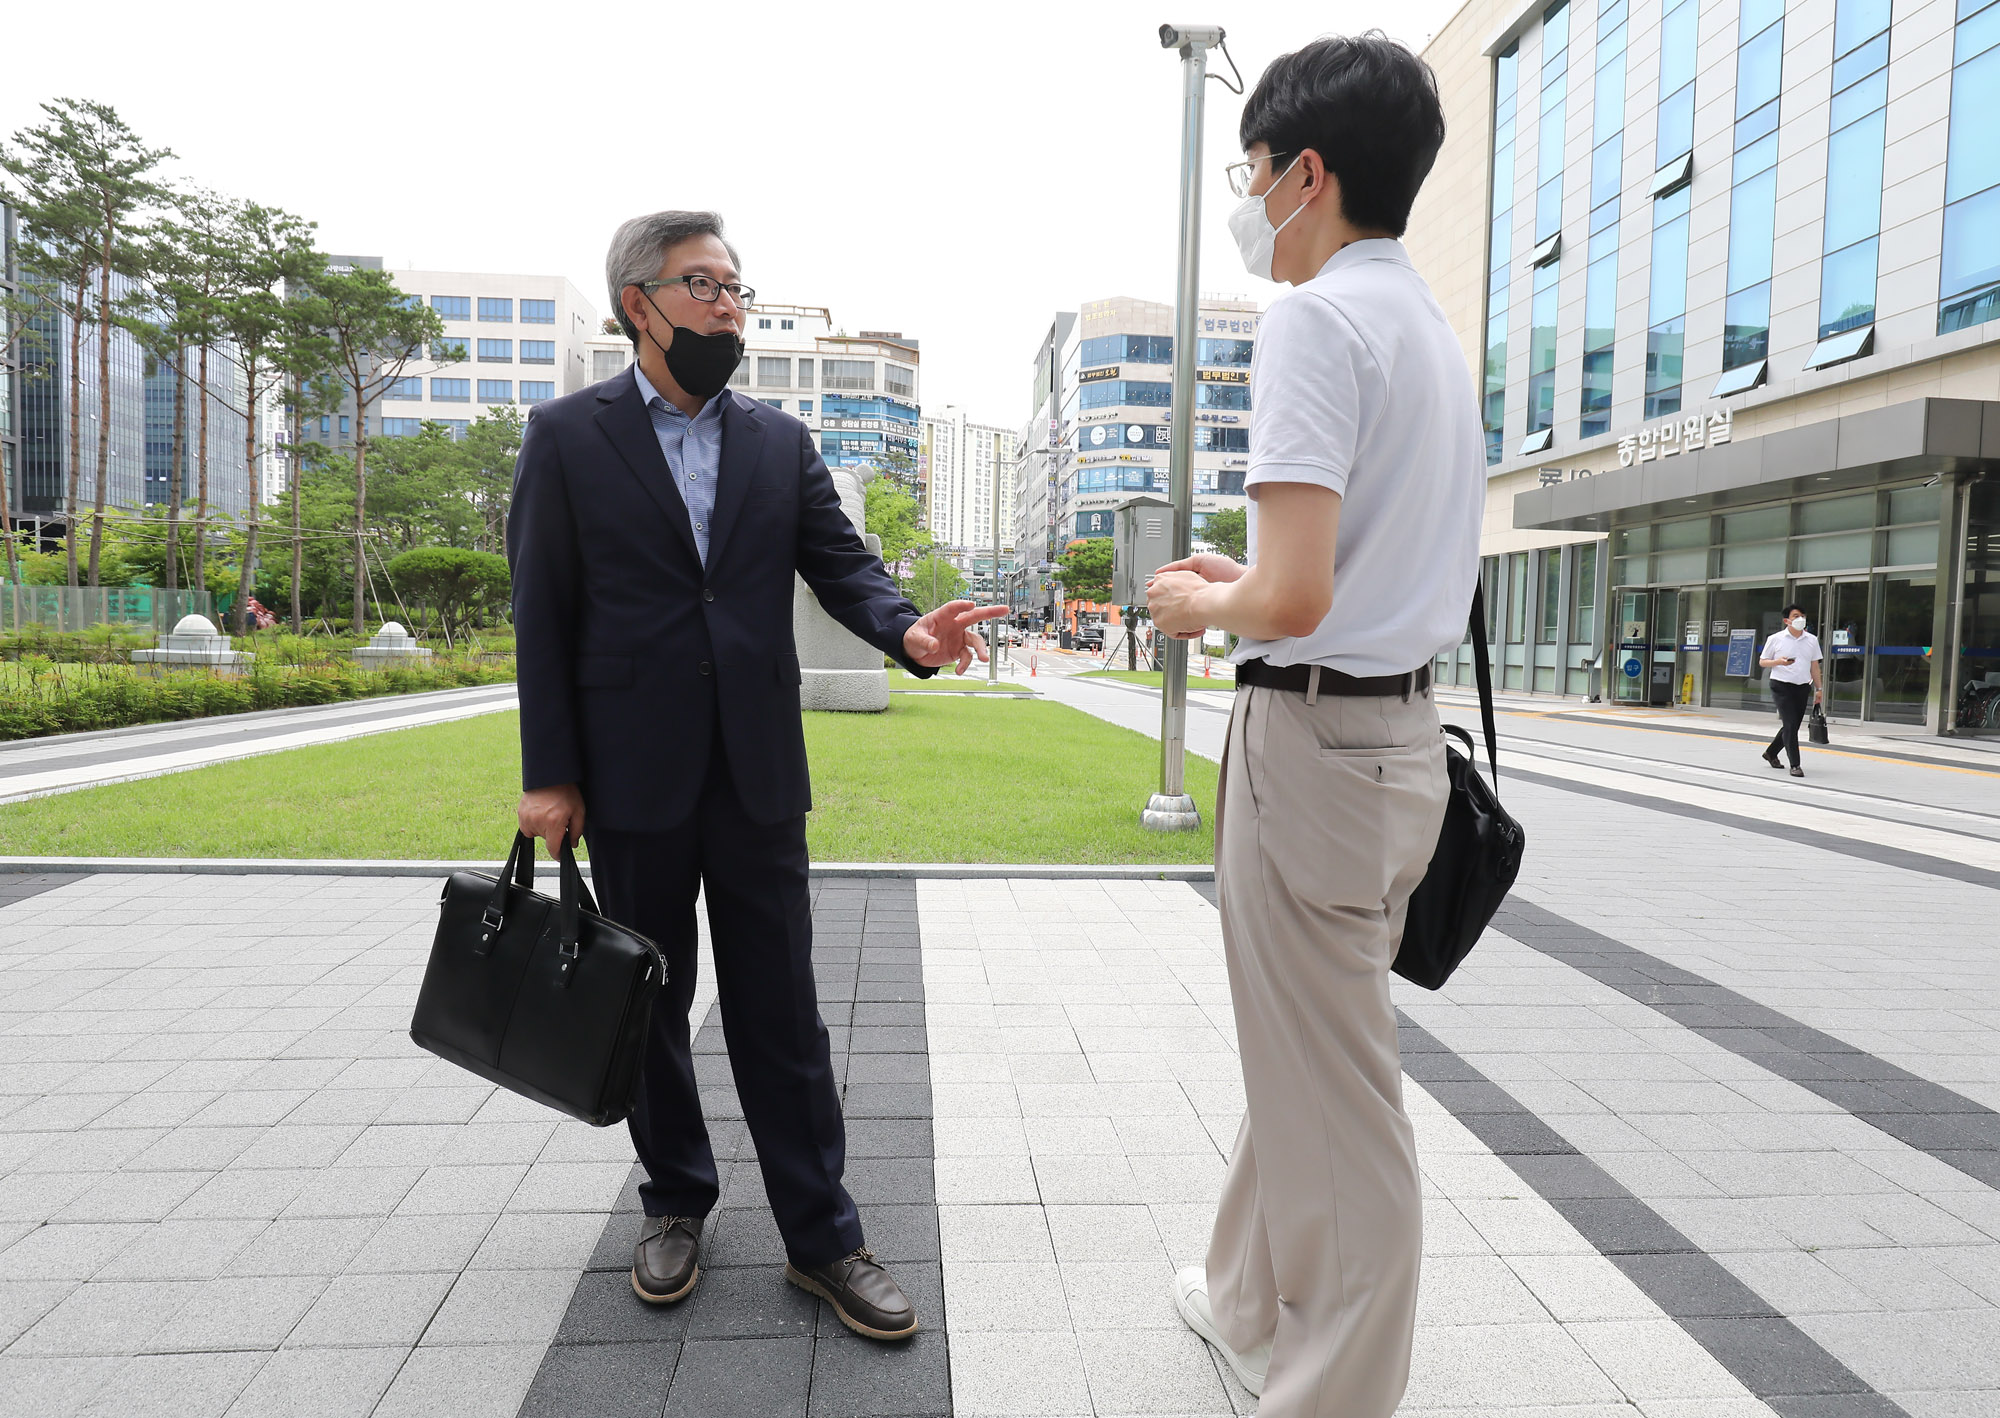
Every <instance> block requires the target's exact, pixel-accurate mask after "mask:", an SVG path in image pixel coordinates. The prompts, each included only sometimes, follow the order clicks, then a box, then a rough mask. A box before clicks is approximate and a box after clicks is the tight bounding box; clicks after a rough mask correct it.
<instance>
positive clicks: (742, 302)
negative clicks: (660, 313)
mask: <svg viewBox="0 0 2000 1418" xmlns="http://www.w3.org/2000/svg"><path fill="white" fill-rule="evenodd" d="M633 284H634V285H636V286H638V287H639V289H640V290H658V289H659V288H660V287H661V286H686V287H687V288H688V294H689V295H691V296H693V297H694V298H695V299H696V300H704V301H708V302H709V303H711V304H713V303H714V302H715V301H716V300H717V299H718V298H719V297H720V296H721V295H722V293H723V292H724V291H728V292H729V298H730V299H731V300H733V301H735V302H736V303H737V305H739V306H741V307H742V308H743V309H745V310H748V309H749V308H750V307H751V306H752V305H755V304H756V303H757V292H756V291H754V290H752V289H751V288H750V287H749V286H746V285H744V284H743V283H742V282H741V281H718V280H717V279H715V277H713V276H669V277H668V278H667V279H666V280H663V281H634V282H633Z"/></svg>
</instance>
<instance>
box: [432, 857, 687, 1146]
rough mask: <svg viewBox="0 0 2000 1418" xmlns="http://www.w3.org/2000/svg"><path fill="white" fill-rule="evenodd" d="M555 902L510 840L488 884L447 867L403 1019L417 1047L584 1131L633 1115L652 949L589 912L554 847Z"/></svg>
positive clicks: (661, 980) (580, 886)
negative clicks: (411, 1010)
mask: <svg viewBox="0 0 2000 1418" xmlns="http://www.w3.org/2000/svg"><path fill="white" fill-rule="evenodd" d="M559 873H560V880H561V883H562V887H561V896H560V898H559V899H558V900H555V901H551V900H550V899H549V898H548V897H546V896H542V895H538V894H537V893H536V892H535V891H534V890H533V887H534V884H535V843H534V839H533V838H531V837H526V836H523V835H522V834H520V833H518V832H517V833H515V834H514V849H513V850H512V851H511V852H509V853H508V854H507V865H506V866H505V867H503V868H501V871H500V875H499V876H498V877H497V878H495V877H493V876H492V875H490V874H488V873H486V872H480V871H456V872H453V873H452V874H451V876H450V877H449V878H447V879H446V881H445V884H444V892H443V894H442V895H441V896H440V897H439V899H438V928H437V938H436V939H435V940H433V941H432V942H431V958H430V963H429V964H428V965H426V966H425V967H424V983H423V988H422V990H421V991H420V992H419V993H418V995H417V1010H416V1014H415V1015H414V1016H413V1017H412V1018H411V1020H410V1038H411V1039H413V1040H415V1041H416V1044H417V1046H418V1047H419V1048H422V1049H428V1050H429V1051H430V1052H431V1053H434V1054H436V1055H437V1056H438V1057H439V1058H441V1059H449V1060H450V1061H451V1062H453V1063H455V1064H457V1065H458V1066H459V1067H460V1068H465V1069H470V1070H471V1071H472V1072H474V1073H476V1074H478V1075H479V1076H480V1077H481V1078H484V1079H487V1080H488V1081H490V1082H493V1083H497V1084H499V1085H500V1086H501V1087H502V1088H505V1089H508V1090H510V1091H511V1092H515V1093H518V1094H520V1095H521V1096H522V1097H524V1098H532V1099H534V1100H535V1101H536V1102H537V1103H544V1104H547V1105H548V1106H549V1107H551V1108H554V1109H556V1110H557V1111H558V1112H563V1113H567V1114H569V1115H570V1116H571V1117H573V1118H581V1119H582V1120H583V1121H584V1122H587V1123H589V1124H591V1125H592V1126H594V1127H606V1126H608V1125H610V1124H612V1123H615V1122H621V1121H623V1120H624V1118H625V1115H626V1114H628V1113H630V1112H631V1111H632V1094H633V1090H634V1089H635V1088H636V1087H637V1086H638V1080H639V1061H640V1058H641V1057H642V1056H643V1054H644V1052H645V1047H646V1031H647V1025H648V1023H649V1022H650V1021H651V1019H652V1014H653V1001H654V1000H655V999H656V998H657V997H658V995H659V993H660V988H661V986H662V985H664V984H665V983H666V978H667V966H666V961H665V959H664V958H663V957H662V956H661V955H660V951H659V947H658V946H656V945H654V944H653V942H651V941H650V940H647V939H646V938H645V937H644V936H642V935H640V934H638V933H637V932H635V931H629V930H627V929H626V928H625V927H623V926H621V925H618V924H617V923H616V922H613V921H607V920H605V919H604V917H603V916H601V915H599V914H598V911H597V902H596V900H595V898H593V897H592V896H591V894H590V888H589V887H588V886H586V885H584V882H583V873H582V872H580V871H578V870H577V865H576V854H575V853H574V852H573V851H571V850H570V847H569V844H568V843H564V844H563V849H562V854H561V861H560V866H559Z"/></svg>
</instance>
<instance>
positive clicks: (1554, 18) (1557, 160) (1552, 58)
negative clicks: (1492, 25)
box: [1535, 0, 1569, 242]
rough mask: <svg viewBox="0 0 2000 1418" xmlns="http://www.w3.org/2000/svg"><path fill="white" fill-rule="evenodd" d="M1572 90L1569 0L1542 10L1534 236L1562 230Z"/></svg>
mask: <svg viewBox="0 0 2000 1418" xmlns="http://www.w3.org/2000/svg"><path fill="white" fill-rule="evenodd" d="M1568 94H1569V0H1556V3H1555V4H1553V5H1551V6H1549V8H1548V9H1546V10H1544V11H1543V12H1542V94H1541V112H1542V117H1541V126H1540V128H1539V130H1538V133H1537V136H1536V141H1535V184H1536V185H1535V240H1536V241H1537V242H1543V241H1547V240H1548V239H1549V238H1550V237H1552V236H1554V235H1555V234H1556V233H1558V232H1559V231H1561V230H1562V173H1563V118H1564V114H1565V112H1566V111H1567V108H1568V104H1567V103H1566V99H1567V98H1568Z"/></svg>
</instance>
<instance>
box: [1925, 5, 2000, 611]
mask: <svg viewBox="0 0 2000 1418" xmlns="http://www.w3.org/2000/svg"><path fill="white" fill-rule="evenodd" d="M1958 16H1959V19H1958V30H1957V40H1956V44H1955V46H1954V48H1953V50H1952V62H1953V65H1954V67H1953V69H1952V72H1951V141H1950V145H1949V148H1948V149H1947V157H1946V160H1945V178H1944V200H1945V204H1946V205H1945V209H1944V263H1943V271H1942V273H1941V275H1940V277H1939V283H1938V333H1939V334H1943V333H1945V332H1946V331H1947V330H1962V329H1964V328H1965V327H1966V326H1968V325H1978V324H1981V323H1982V322H1984V321H1987V320H1991V319H1993V318H1994V317H1995V316H1996V315H2000V4H1995V3H1994V0H1959V5H1958ZM1966 643H1967V644H1970V643H1971V641H1970V640H1968V641H1967V642H1966Z"/></svg>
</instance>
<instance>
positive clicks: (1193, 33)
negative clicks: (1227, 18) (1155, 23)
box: [1160, 25, 1222, 49]
mask: <svg viewBox="0 0 2000 1418" xmlns="http://www.w3.org/2000/svg"><path fill="white" fill-rule="evenodd" d="M1220 43H1222V26H1221V25H1161V26H1160V48H1162V49H1185V48H1187V47H1189V46H1190V45H1192V46H1195V47H1198V48H1201V49H1212V48H1214V47H1215V46H1216V45H1218V44H1220Z"/></svg>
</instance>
